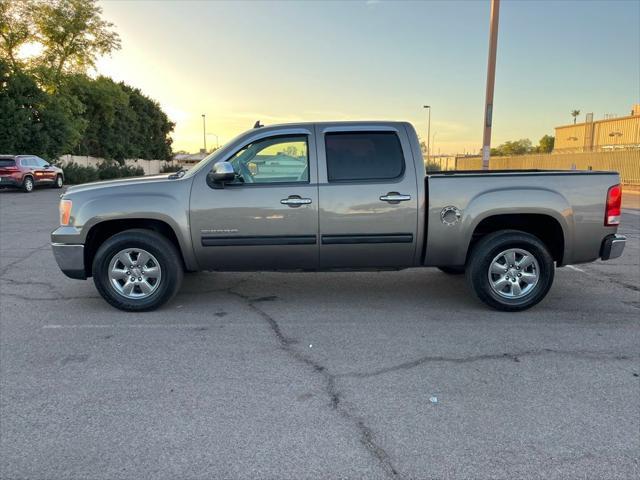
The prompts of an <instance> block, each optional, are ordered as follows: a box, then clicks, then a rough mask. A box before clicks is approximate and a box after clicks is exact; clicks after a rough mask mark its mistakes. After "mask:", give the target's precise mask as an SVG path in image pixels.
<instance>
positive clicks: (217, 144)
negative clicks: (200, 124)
mask: <svg viewBox="0 0 640 480" xmlns="http://www.w3.org/2000/svg"><path fill="white" fill-rule="evenodd" d="M209 135H213V136H214V137H216V150H217V149H218V148H220V142H219V141H218V135H216V134H215V133H211V132H209Z"/></svg>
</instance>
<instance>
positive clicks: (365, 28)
mask: <svg viewBox="0 0 640 480" xmlns="http://www.w3.org/2000/svg"><path fill="white" fill-rule="evenodd" d="M101 6H102V8H103V10H104V13H103V16H104V17H105V19H107V20H108V21H111V22H113V23H114V24H115V29H116V31H117V32H118V33H119V34H120V36H121V38H122V49H121V50H120V51H117V52H115V53H114V54H113V55H112V57H105V58H101V59H99V61H98V63H97V68H96V73H97V74H101V75H106V76H109V77H111V78H113V79H114V80H116V81H124V82H126V83H128V84H130V85H132V86H134V87H137V88H140V89H141V90H142V91H143V93H144V94H145V95H148V96H149V97H151V98H153V99H155V100H157V101H158V102H159V103H160V105H161V106H162V108H163V110H164V111H165V112H166V113H167V114H168V116H169V117H170V118H171V120H172V121H174V122H175V123H176V129H175V131H174V133H173V135H172V137H173V139H174V143H173V148H174V151H180V150H185V151H189V152H196V151H198V150H199V149H201V148H202V147H203V128H202V117H201V115H202V114H206V121H207V147H208V149H211V148H212V147H215V146H216V144H218V143H219V144H223V143H225V142H226V141H228V140H229V139H230V138H232V137H234V136H235V135H237V134H238V133H240V132H242V131H244V130H247V129H249V128H251V127H252V126H253V124H254V123H255V121H256V120H260V121H261V122H262V123H264V124H273V123H287V122H297V121H326V120H406V121H409V122H411V123H412V124H413V125H414V126H415V127H416V129H417V130H418V133H419V135H420V137H421V138H426V113H425V110H424V109H423V108H422V106H423V105H424V104H430V105H432V120H431V136H432V147H433V148H432V151H433V153H434V154H437V153H439V152H440V153H464V152H468V153H474V154H475V153H477V152H478V150H479V149H480V146H481V140H482V117H483V102H484V89H485V76H486V57H487V48H488V23H489V2H488V1H486V2H485V1H479V2H406V3H405V2H393V3H392V2H385V1H380V2H366V1H361V2H344V3H340V2H331V3H322V2H304V3H302V2H299V3H296V2H246V1H245V2H110V1H102V2H101ZM639 17H640V4H639V3H638V2H604V1H602V2H589V3H585V4H581V5H580V8H578V9H576V8H575V3H574V2H555V3H554V4H553V7H552V8H550V6H549V5H548V4H546V3H544V2H508V1H505V2H503V4H502V8H501V16H500V34H499V40H498V63H497V74H496V75H497V77H496V78H497V79H496V91H495V104H494V130H493V140H492V144H493V145H497V144H499V143H502V142H504V141H507V140H515V139H519V138H530V139H531V141H532V142H533V143H534V144H537V142H538V140H539V139H540V138H541V137H542V136H543V135H545V134H549V135H553V133H554V130H553V129H554V127H555V126H558V125H563V124H568V123H571V122H572V118H571V117H570V114H569V112H570V111H571V110H572V109H580V110H581V111H582V113H583V114H584V113H587V112H593V113H594V117H595V118H602V117H603V116H604V115H605V114H617V115H626V114H628V111H629V109H630V107H631V105H632V104H633V103H638V102H639V99H640V92H639V91H638V89H639V88H640V87H639V86H638V79H639V78H640V70H639V69H640V67H639V65H638V61H637V60H635V61H634V60H633V59H634V58H635V59H637V58H640V31H639V30H640V27H639V25H638V22H637V19H638V18H639ZM589 32H591V33H589ZM578 46H579V48H578ZM621 46H622V47H623V48H621Z"/></svg>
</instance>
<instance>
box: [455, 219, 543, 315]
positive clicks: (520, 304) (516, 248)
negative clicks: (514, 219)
mask: <svg viewBox="0 0 640 480" xmlns="http://www.w3.org/2000/svg"><path fill="white" fill-rule="evenodd" d="M554 269H555V267H554V263H553V258H552V257H551V254H550V253H549V250H548V249H547V247H546V245H545V244H544V243H543V242H541V241H540V240H539V239H538V238H537V237H535V236H533V235H530V234H528V233H525V232H520V231H516V230H502V231H499V232H494V233H491V234H489V235H487V236H486V237H484V238H482V239H481V240H480V241H479V242H478V243H477V244H476V245H475V246H474V248H473V250H472V252H471V255H470V258H469V260H468V262H467V269H466V278H467V282H468V283H469V285H470V286H471V288H472V289H473V291H474V293H475V294H476V296H477V297H478V298H479V299H480V300H482V301H483V302H484V303H486V304H487V305H489V306H490V307H493V308H495V309H498V310H503V311H507V312H517V311H521V310H526V309H527V308H530V307H532V306H534V305H535V304H537V303H538V302H539V301H541V300H542V299H543V298H544V297H545V295H546V294H547V292H548V291H549V289H550V288H551V285H552V284H553V277H554V273H555V270H554Z"/></svg>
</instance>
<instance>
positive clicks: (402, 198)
mask: <svg viewBox="0 0 640 480" xmlns="http://www.w3.org/2000/svg"><path fill="white" fill-rule="evenodd" d="M380 200H382V201H383V202H390V203H398V202H406V201H407V200H411V195H403V194H401V193H398V192H389V193H387V194H386V195H382V196H381V197H380Z"/></svg>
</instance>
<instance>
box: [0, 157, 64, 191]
mask: <svg viewBox="0 0 640 480" xmlns="http://www.w3.org/2000/svg"><path fill="white" fill-rule="evenodd" d="M63 184H64V172H63V171H62V169H61V168H58V167H55V166H53V165H51V164H50V163H49V162H47V161H46V160H43V159H42V158H40V157H36V156H35V155H0V187H2V188H4V187H17V188H22V190H24V191H25V192H27V193H30V192H32V191H33V189H34V188H35V187H36V186H39V185H50V186H52V187H53V188H62V185H63Z"/></svg>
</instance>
